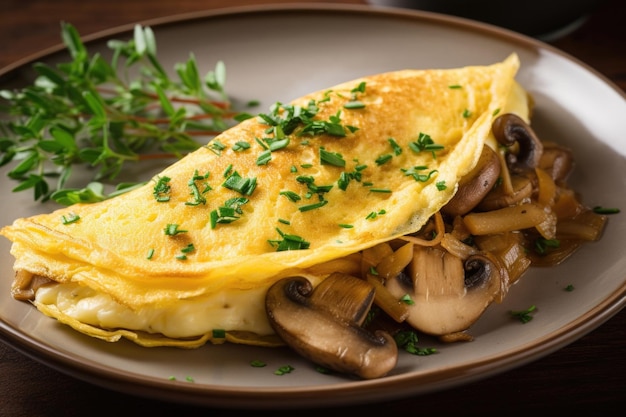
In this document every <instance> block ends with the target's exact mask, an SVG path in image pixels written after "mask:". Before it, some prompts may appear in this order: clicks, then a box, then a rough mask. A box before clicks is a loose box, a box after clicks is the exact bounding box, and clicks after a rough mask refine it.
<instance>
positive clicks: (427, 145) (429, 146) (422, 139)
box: [409, 132, 443, 158]
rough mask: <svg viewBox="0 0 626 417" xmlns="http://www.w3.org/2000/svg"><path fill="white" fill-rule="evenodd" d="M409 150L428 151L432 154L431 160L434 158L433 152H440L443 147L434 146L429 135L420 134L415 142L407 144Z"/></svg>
mask: <svg viewBox="0 0 626 417" xmlns="http://www.w3.org/2000/svg"><path fill="white" fill-rule="evenodd" d="M409 148H411V149H412V150H413V151H414V152H422V151H430V152H432V154H433V158H436V154H435V152H436V151H440V150H442V149H443V145H438V144H436V143H435V141H434V140H433V139H432V138H431V137H430V135H428V134H426V133H422V132H420V134H419V135H418V138H417V140H416V141H415V142H410V143H409Z"/></svg>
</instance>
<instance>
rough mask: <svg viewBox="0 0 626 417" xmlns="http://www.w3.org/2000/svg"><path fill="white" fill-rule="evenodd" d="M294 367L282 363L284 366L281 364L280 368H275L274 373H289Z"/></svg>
mask: <svg viewBox="0 0 626 417" xmlns="http://www.w3.org/2000/svg"><path fill="white" fill-rule="evenodd" d="M295 369H296V368H294V367H293V366H291V365H284V366H281V367H280V368H278V369H277V370H275V371H274V374H275V375H285V374H288V373H291V372H292V371H294V370H295Z"/></svg>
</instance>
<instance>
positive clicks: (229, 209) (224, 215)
mask: <svg viewBox="0 0 626 417" xmlns="http://www.w3.org/2000/svg"><path fill="white" fill-rule="evenodd" d="M249 201H250V200H248V199H247V198H243V197H239V198H231V199H229V200H226V202H225V203H224V205H223V206H221V207H219V208H217V209H216V210H213V211H211V213H210V214H209V219H210V220H211V229H215V227H217V225H218V224H229V223H232V222H234V221H236V220H239V219H240V218H241V214H243V210H242V209H241V206H242V205H244V204H246V203H248V202H249Z"/></svg>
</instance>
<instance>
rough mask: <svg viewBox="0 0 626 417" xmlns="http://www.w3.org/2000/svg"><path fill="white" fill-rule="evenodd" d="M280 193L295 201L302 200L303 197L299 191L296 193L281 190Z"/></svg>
mask: <svg viewBox="0 0 626 417" xmlns="http://www.w3.org/2000/svg"><path fill="white" fill-rule="evenodd" d="M279 194H280V195H284V196H285V197H287V198H288V199H289V200H290V201H293V202H294V203H295V202H296V201H300V200H302V197H300V196H299V195H298V194H297V193H294V192H293V191H281V192H280V193H279Z"/></svg>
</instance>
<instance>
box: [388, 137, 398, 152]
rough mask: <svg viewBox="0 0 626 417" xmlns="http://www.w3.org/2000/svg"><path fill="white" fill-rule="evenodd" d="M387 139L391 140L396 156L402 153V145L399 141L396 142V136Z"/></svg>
mask: <svg viewBox="0 0 626 417" xmlns="http://www.w3.org/2000/svg"><path fill="white" fill-rule="evenodd" d="M387 140H388V141H389V144H390V145H391V148H392V149H393V153H394V154H395V155H396V156H398V155H400V154H401V153H402V147H400V145H398V142H396V140H395V139H394V138H389V139H387Z"/></svg>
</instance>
